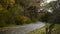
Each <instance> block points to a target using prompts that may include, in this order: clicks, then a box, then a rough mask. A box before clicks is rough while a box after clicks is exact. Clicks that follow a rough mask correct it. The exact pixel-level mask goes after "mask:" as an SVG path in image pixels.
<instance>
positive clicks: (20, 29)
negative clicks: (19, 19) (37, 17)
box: [0, 22, 45, 34]
mask: <svg viewBox="0 0 60 34" xmlns="http://www.w3.org/2000/svg"><path fill="white" fill-rule="evenodd" d="M43 26H45V24H44V23H40V22H38V23H32V24H27V25H22V26H17V27H14V28H12V29H9V30H7V31H4V32H0V34H26V33H28V32H30V31H33V30H35V29H37V28H41V27H43Z"/></svg>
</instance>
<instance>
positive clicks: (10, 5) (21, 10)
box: [0, 0, 39, 27]
mask: <svg viewBox="0 0 60 34" xmlns="http://www.w3.org/2000/svg"><path fill="white" fill-rule="evenodd" d="M36 4H37V5H36ZM38 6H39V4H38V3H37V1H36V0H32V1H31V0H0V27H3V26H7V25H21V24H26V23H27V24H28V23H31V22H33V21H37V20H38V19H37V18H38V17H37V15H38V13H37V9H38Z"/></svg>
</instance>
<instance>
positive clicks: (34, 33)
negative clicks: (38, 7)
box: [27, 23, 60, 34]
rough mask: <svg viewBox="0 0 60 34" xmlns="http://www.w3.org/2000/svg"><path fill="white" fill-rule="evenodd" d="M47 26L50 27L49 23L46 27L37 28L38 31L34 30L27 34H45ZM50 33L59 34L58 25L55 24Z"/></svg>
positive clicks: (59, 26) (59, 25) (59, 27)
mask: <svg viewBox="0 0 60 34" xmlns="http://www.w3.org/2000/svg"><path fill="white" fill-rule="evenodd" d="M49 26H50V23H46V26H44V27H42V28H39V29H36V30H33V31H31V32H29V33H27V34H45V33H46V31H45V28H46V27H49ZM51 33H52V34H60V24H55V26H54V28H53V29H52V32H51Z"/></svg>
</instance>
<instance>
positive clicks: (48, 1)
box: [46, 0, 56, 3]
mask: <svg viewBox="0 0 60 34" xmlns="http://www.w3.org/2000/svg"><path fill="white" fill-rule="evenodd" d="M51 1H56V0H47V1H46V2H47V3H50V2H51Z"/></svg>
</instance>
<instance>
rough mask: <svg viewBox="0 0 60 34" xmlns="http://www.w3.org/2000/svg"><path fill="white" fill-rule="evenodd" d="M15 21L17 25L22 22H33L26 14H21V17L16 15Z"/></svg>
mask: <svg viewBox="0 0 60 34" xmlns="http://www.w3.org/2000/svg"><path fill="white" fill-rule="evenodd" d="M15 22H16V24H17V25H20V24H28V23H30V22H31V20H30V19H29V18H28V17H26V16H19V17H16V20H15Z"/></svg>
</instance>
